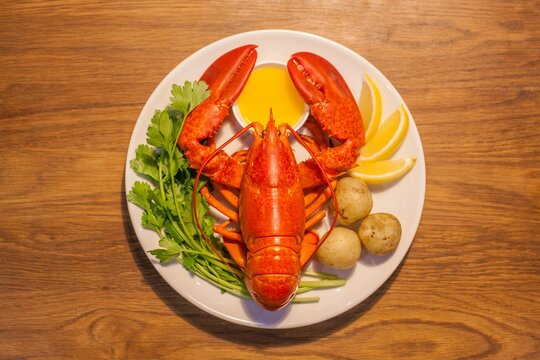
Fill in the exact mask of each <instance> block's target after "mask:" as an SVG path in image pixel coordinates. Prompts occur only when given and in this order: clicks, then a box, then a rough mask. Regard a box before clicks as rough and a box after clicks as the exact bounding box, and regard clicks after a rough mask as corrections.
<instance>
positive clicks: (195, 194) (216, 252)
mask: <svg viewBox="0 0 540 360" xmlns="http://www.w3.org/2000/svg"><path fill="white" fill-rule="evenodd" d="M252 127H253V123H250V124H248V125H246V126H245V127H244V128H243V129H241V130H240V131H238V132H237V133H236V134H234V135H233V136H232V137H231V138H230V139H229V140H227V141H225V142H224V143H223V144H222V145H221V146H220V147H218V148H217V149H216V150H214V152H213V153H212V154H210V155H209V156H208V157H207V158H206V159H205V160H204V161H203V163H202V164H201V167H200V168H199V170H197V176H195V182H194V184H193V219H194V220H195V224H196V225H197V229H198V230H199V232H200V233H201V235H202V237H203V239H204V241H205V242H206V244H207V245H208V246H209V247H210V249H211V250H212V251H213V252H214V254H216V256H217V257H219V259H220V260H221V261H223V263H224V264H225V265H226V266H227V267H228V268H229V269H230V270H231V271H232V272H233V273H234V274H236V275H237V276H239V277H240V278H243V277H244V274H243V273H241V272H240V271H238V270H237V269H235V268H233V267H232V266H231V265H230V264H229V263H228V262H227V260H225V259H224V258H223V256H221V254H220V253H219V251H217V250H216V248H215V247H214V246H213V245H212V242H211V241H210V239H208V236H206V234H205V233H204V231H203V228H202V226H201V222H200V221H199V216H198V215H197V193H198V192H199V190H198V189H199V180H200V177H201V175H202V171H203V169H204V168H205V167H206V165H207V164H208V163H209V162H210V160H212V159H213V158H214V157H216V156H217V154H219V153H220V152H221V151H222V150H223V149H224V148H225V147H226V146H227V145H229V144H230V143H231V142H233V141H234V140H235V139H237V138H238V137H239V136H242V135H243V134H244V133H245V132H247V131H248V130H249V129H251V128H252Z"/></svg>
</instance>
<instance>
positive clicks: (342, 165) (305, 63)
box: [287, 52, 365, 188]
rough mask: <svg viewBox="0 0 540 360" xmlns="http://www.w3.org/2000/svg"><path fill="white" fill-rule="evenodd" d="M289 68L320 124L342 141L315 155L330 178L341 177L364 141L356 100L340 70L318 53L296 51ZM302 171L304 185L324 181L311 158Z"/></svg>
mask: <svg viewBox="0 0 540 360" xmlns="http://www.w3.org/2000/svg"><path fill="white" fill-rule="evenodd" d="M287 69H288V71H289V75H290V77H291V80H292V82H293V84H294V86H295V87H296V89H297V91H298V93H299V94H300V95H301V96H302V98H303V99H304V101H305V102H306V103H307V104H308V105H309V107H310V110H311V115H312V116H313V117H314V118H315V120H316V123H317V124H318V126H319V127H320V128H321V129H322V130H323V131H324V132H326V133H327V134H328V136H330V137H331V138H334V139H336V140H338V141H339V143H340V145H338V146H336V147H333V148H325V149H323V150H322V151H319V152H318V153H317V154H316V156H317V158H318V160H319V161H320V163H321V164H322V165H323V168H324V170H325V172H327V174H328V175H330V176H331V177H335V176H338V175H339V174H340V173H342V172H344V171H347V170H348V169H350V168H351V167H352V166H353V165H354V163H355V160H356V157H357V156H358V153H359V149H360V147H361V146H362V145H363V144H364V142H365V140H364V124H363V122H362V117H361V115H360V110H359V109H358V105H357V104H356V100H355V99H354V97H353V95H352V93H351V90H350V89H349V87H348V85H347V83H346V82H345V79H343V77H342V76H341V74H340V73H339V71H338V70H337V69H336V68H335V67H334V66H333V65H332V64H331V63H330V62H328V60H326V59H324V58H322V57H320V56H319V55H316V54H313V53H309V52H299V53H296V54H293V55H292V56H291V59H290V60H289V61H288V63H287ZM300 173H301V177H302V186H303V187H304V188H306V187H312V186H317V185H321V184H323V183H324V180H323V178H322V176H321V174H320V172H318V170H317V167H316V166H314V164H313V161H312V160H308V161H305V162H303V163H301V164H300Z"/></svg>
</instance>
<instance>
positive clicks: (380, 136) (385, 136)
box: [356, 104, 409, 163]
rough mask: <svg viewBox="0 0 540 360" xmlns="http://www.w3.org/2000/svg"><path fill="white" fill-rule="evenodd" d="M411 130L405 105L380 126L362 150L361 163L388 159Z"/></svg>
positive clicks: (359, 159)
mask: <svg viewBox="0 0 540 360" xmlns="http://www.w3.org/2000/svg"><path fill="white" fill-rule="evenodd" d="M408 129H409V115H408V114H407V110H405V107H404V106H403V104H401V106H400V107H399V109H397V110H396V111H394V112H393V113H392V114H391V115H390V116H389V117H388V118H387V119H386V120H385V121H384V122H383V123H382V124H381V126H379V128H378V129H377V131H376V132H375V134H374V135H373V137H372V138H371V139H370V140H369V141H368V142H367V143H366V144H365V145H364V146H363V147H362V148H361V149H360V156H358V158H357V159H356V162H357V163H358V162H359V161H376V160H386V159H388V158H389V157H390V156H391V155H392V154H393V153H394V152H395V151H396V150H397V149H398V147H399V146H400V145H401V143H402V142H403V140H404V139H405V135H407V130H408Z"/></svg>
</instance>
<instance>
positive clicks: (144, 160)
mask: <svg viewBox="0 0 540 360" xmlns="http://www.w3.org/2000/svg"><path fill="white" fill-rule="evenodd" d="M158 158H159V154H158V153H157V151H156V149H155V148H152V147H150V146H148V145H145V144H141V145H139V146H138V147H137V149H136V150H135V159H133V160H131V161H130V162H129V166H130V167H131V169H133V171H135V172H136V173H138V174H141V175H146V176H148V177H149V178H150V179H151V180H153V181H154V182H155V183H157V182H159V168H158Z"/></svg>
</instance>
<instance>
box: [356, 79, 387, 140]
mask: <svg viewBox="0 0 540 360" xmlns="http://www.w3.org/2000/svg"><path fill="white" fill-rule="evenodd" d="M358 108H359V109H360V114H361V115H362V120H363V121H364V129H365V132H366V142H368V141H369V140H370V139H371V137H372V136H373V134H375V132H376V131H377V128H378V127H379V123H380V122H381V115H382V100H381V92H380V91H379V88H378V87H377V84H375V82H374V81H373V79H372V78H371V76H369V75H368V73H364V81H363V83H362V91H361V92H360V98H359V99H358Z"/></svg>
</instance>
